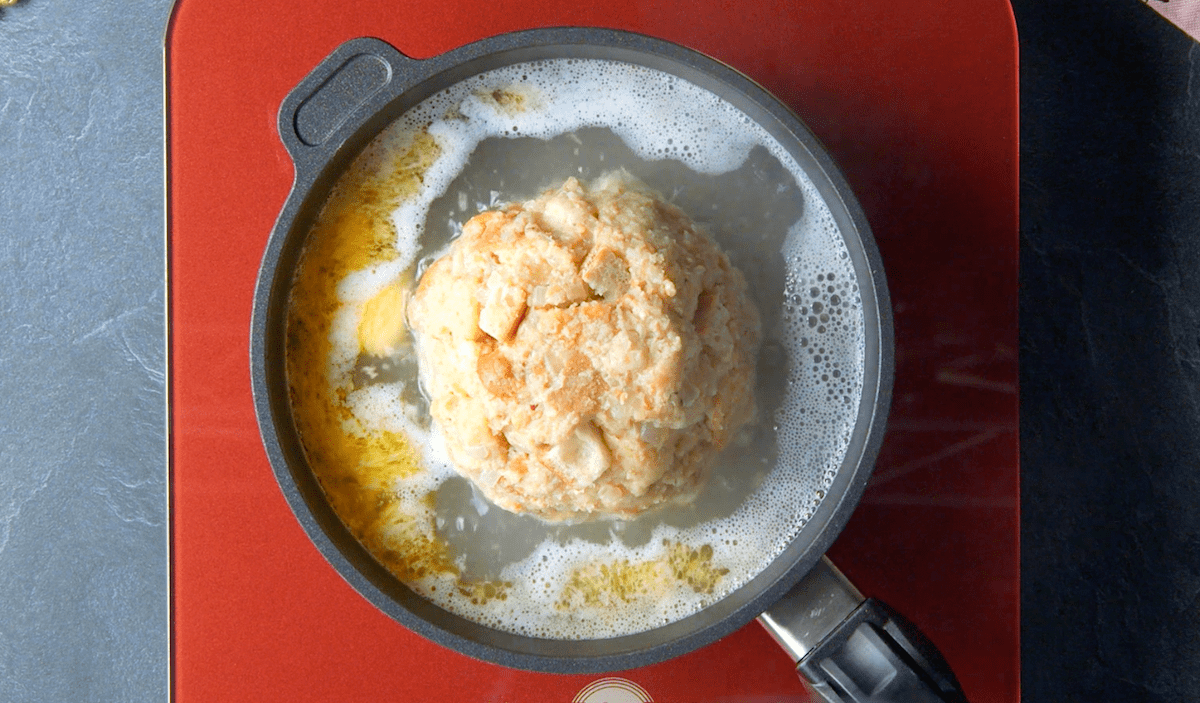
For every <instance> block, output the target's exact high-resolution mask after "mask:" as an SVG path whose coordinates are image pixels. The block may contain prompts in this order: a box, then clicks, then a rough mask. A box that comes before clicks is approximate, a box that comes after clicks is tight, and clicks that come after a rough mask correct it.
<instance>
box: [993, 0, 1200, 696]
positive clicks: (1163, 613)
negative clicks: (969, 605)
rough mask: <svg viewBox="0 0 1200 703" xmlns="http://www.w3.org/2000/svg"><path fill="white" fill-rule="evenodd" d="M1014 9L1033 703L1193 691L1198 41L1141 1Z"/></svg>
mask: <svg viewBox="0 0 1200 703" xmlns="http://www.w3.org/2000/svg"><path fill="white" fill-rule="evenodd" d="M1152 1H1157V0H1152ZM1014 9H1015V12H1016V16H1017V25H1018V28H1019V30H1020V41H1021V83H1022V105H1021V121H1022V126H1021V141H1022V145H1021V172H1022V173H1021V247H1022V251H1021V301H1020V303H1021V308H1020V310H1021V333H1020V335H1021V445H1022V450H1021V462H1022V480H1023V485H1022V495H1021V503H1022V511H1023V515H1022V551H1021V554H1022V579H1021V581H1022V583H1021V585H1022V609H1023V618H1022V639H1023V641H1022V645H1023V646H1022V670H1023V675H1022V679H1023V687H1024V699H1025V700H1026V701H1037V702H1040V701H1047V702H1050V701H1053V702H1054V703H1060V702H1062V701H1182V700H1196V699H1197V697H1198V696H1200V432H1198V430H1200V386H1198V381H1200V70H1197V69H1198V68H1200V52H1198V51H1197V47H1196V43H1195V42H1193V41H1192V40H1191V39H1190V38H1189V37H1188V36H1187V35H1185V34H1184V33H1183V32H1182V31H1179V30H1178V29H1176V28H1175V27H1174V26H1172V25H1171V24H1170V23H1168V22H1167V21H1166V20H1164V19H1163V18H1161V17H1160V16H1159V15H1158V14H1157V13H1155V12H1153V11H1152V10H1151V9H1150V8H1148V7H1145V6H1142V5H1141V4H1140V3H1139V2H1136V1H1134V0H1122V1H1108V2H1102V1H1100V0H1093V1H1091V2H1053V3H1050V2H1045V1H1044V0H1017V2H1015V3H1014Z"/></svg>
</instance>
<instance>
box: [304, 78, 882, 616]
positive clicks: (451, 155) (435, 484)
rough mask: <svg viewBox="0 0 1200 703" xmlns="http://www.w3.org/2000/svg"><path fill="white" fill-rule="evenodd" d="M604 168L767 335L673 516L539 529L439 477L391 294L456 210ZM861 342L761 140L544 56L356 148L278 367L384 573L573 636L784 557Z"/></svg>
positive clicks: (825, 243) (453, 607)
mask: <svg viewBox="0 0 1200 703" xmlns="http://www.w3.org/2000/svg"><path fill="white" fill-rule="evenodd" d="M615 168H625V169H626V170H628V171H629V172H630V173H631V174H632V175H634V176H635V177H637V178H639V179H641V180H642V181H644V182H645V183H647V184H648V185H649V186H650V187H652V188H654V189H655V190H657V191H658V192H660V193H661V194H663V195H664V196H665V197H666V198H667V199H668V200H670V201H671V202H673V203H674V204H675V205H677V206H679V207H680V208H681V209H683V210H684V212H686V213H688V215H690V216H691V218H692V219H694V220H695V221H696V222H697V223H699V224H700V225H701V226H703V227H705V228H706V229H707V230H708V231H709V232H710V233H711V234H713V236H714V238H715V239H716V240H717V242H718V244H719V245H720V246H721V247H722V249H723V250H724V251H725V252H726V253H728V254H729V256H730V259H731V260H732V262H733V263H734V265H736V266H737V267H738V268H740V269H741V270H742V271H744V272H745V273H746V274H747V276H746V277H747V280H748V283H749V286H750V295H751V297H752V298H753V300H754V303H755V305H756V306H757V307H758V309H759V313H760V316H761V319H762V329H763V336H764V343H763V346H762V351H761V353H760V356H759V360H758V386H757V389H756V399H757V402H758V414H757V417H758V421H757V422H756V423H755V424H752V425H750V426H748V427H746V428H745V429H744V430H743V431H742V432H741V434H740V435H739V436H738V437H737V438H736V439H735V440H734V441H733V442H732V444H731V446H730V448H728V449H727V450H726V452H725V453H724V454H722V455H721V456H720V457H719V458H718V461H717V465H716V468H715V469H714V474H713V477H712V479H711V480H710V482H709V486H708V488H707V489H706V491H705V492H704V493H703V494H702V495H701V496H700V497H699V498H698V499H697V501H696V502H695V503H693V504H692V505H691V506H688V507H685V508H679V509H671V510H664V511H657V512H652V513H650V514H647V515H644V516H641V517H639V518H638V519H636V520H631V521H607V522H598V523H588V524H580V525H567V526H552V525H547V524H545V523H542V522H540V521H538V520H536V519H534V518H529V517H518V516H516V515H513V514H511V513H507V512H505V511H502V510H500V509H498V508H495V507H493V506H490V505H488V504H487V503H486V501H484V500H483V499H482V498H481V497H479V496H477V495H475V494H474V493H473V491H472V489H471V487H470V485H469V484H468V483H467V482H466V481H465V480H464V479H461V478H459V477H458V476H457V475H456V474H455V472H454V470H453V468H452V467H451V466H450V464H449V461H448V459H447V458H446V456H445V452H444V448H443V446H442V442H441V440H440V438H439V437H438V434H437V430H436V427H433V426H432V425H431V424H430V422H429V419H428V417H429V414H428V405H427V403H426V401H425V398H424V396H423V394H422V392H421V389H420V384H419V382H418V369H417V367H416V361H415V354H414V352H413V349H412V339H411V336H410V335H409V334H407V332H406V331H405V330H404V326H403V307H404V306H403V300H404V297H405V295H406V294H407V293H406V292H407V291H410V290H411V288H412V286H413V282H414V281H415V280H416V279H417V278H418V277H419V275H420V272H421V271H422V270H423V267H424V266H426V265H428V262H429V261H431V260H432V259H433V258H435V257H436V256H437V254H438V253H439V252H441V251H442V250H443V249H444V247H445V246H446V245H447V243H448V242H449V241H450V239H451V238H452V237H453V236H454V235H455V234H456V233H457V232H459V231H461V228H462V225H463V223H464V222H465V221H466V220H467V219H469V218H470V217H472V216H473V215H475V214H477V213H478V212H480V211H482V210H485V209H488V208H492V207H495V206H497V205H499V204H502V203H505V202H509V201H516V200H525V199H528V198H530V197H533V196H534V195H536V194H537V193H539V192H541V191H542V190H543V189H545V188H546V187H547V186H550V185H554V184H556V183H559V182H561V181H562V180H564V179H565V178H566V177H568V176H578V177H580V178H584V179H590V178H594V177H596V176H598V175H600V174H601V173H604V172H607V171H611V170H613V169H615ZM398 301H399V302H398ZM863 334H864V333H863V313H862V305H861V300H860V298H859V294H858V288H857V285H856V283H855V280H854V275H853V269H852V267H851V264H850V260H849V255H848V253H847V251H846V248H845V245H844V244H843V243H842V240H841V238H840V236H839V234H838V232H837V229H836V226H835V224H834V222H833V218H832V216H831V215H830V212H829V209H828V207H827V206H826V205H825V203H824V202H822V201H821V199H820V197H819V196H818V194H817V191H816V188H815V187H814V186H813V184H812V183H811V181H809V179H808V178H807V177H806V176H805V175H804V174H803V172H802V170H801V169H800V167H799V166H798V165H797V164H796V163H795V161H794V160H793V159H792V158H791V157H790V155H788V154H787V153H786V152H785V151H784V150H783V149H782V148H780V147H779V146H778V145H777V144H776V143H775V142H774V141H773V140H772V139H771V138H770V137H769V135H767V134H766V133H765V131H763V130H762V129H761V128H760V127H758V126H757V125H755V124H754V123H752V122H751V121H750V120H749V119H748V118H747V117H746V116H745V115H744V114H743V113H741V112H740V111H738V110H737V109H735V108H734V107H733V106H731V105H729V104H728V103H726V102H724V101H721V100H720V99H718V98H717V97H716V96H714V95H712V94H711V93H709V92H707V91H704V90H702V89H700V88H698V87H696V86H694V85H692V84H690V83H687V82H685V81H683V80H681V79H679V78H676V77H674V76H670V75H668V74H665V73H661V72H658V71H654V70H651V69H646V68H642V67H638V66H633V65H629V64H622V63H614V62H605V61H593V60H576V59H562V60H549V61H541V62H535V63H530V64H519V65H514V66H510V67H507V68H502V69H498V70H496V71H491V72H488V73H484V74H481V75H479V76H476V77H473V78H471V79H468V80H465V81H463V82H461V83H458V84H456V85H454V86H452V87H451V88H449V89H447V90H445V91H443V92H442V93H439V94H437V95H434V96H432V97H431V98H429V99H428V100H426V101H424V102H423V103H421V104H420V105H418V106H417V107H415V108H414V109H412V110H410V111H409V112H408V113H406V114H405V115H403V116H402V117H401V118H400V119H399V120H397V121H396V122H395V123H394V124H393V125H391V126H390V127H389V128H387V129H386V130H385V131H384V132H383V133H382V134H381V135H380V136H379V137H378V138H377V139H376V140H375V141H374V142H372V144H371V145H369V146H368V147H367V148H366V149H365V150H364V152H363V154H362V155H361V156H360V157H359V158H358V160H357V161H356V162H355V163H354V164H353V166H352V167H351V168H350V169H349V170H348V171H347V173H346V174H345V175H344V176H343V177H342V179H341V180H340V181H339V184H338V186H337V187H336V189H335V191H334V193H333V194H332V195H331V197H330V199H329V202H328V203H327V204H326V205H325V207H324V209H323V211H322V213H321V215H320V217H319V218H318V221H317V223H316V225H315V226H314V229H313V231H312V233H311V234H310V237H309V241H308V243H307V245H306V251H305V254H304V257H303V261H302V265H301V267H300V270H299V272H298V274H297V276H296V279H295V281H294V284H293V293H292V304H291V309H290V314H289V333H288V372H289V382H290V384H291V387H292V400H293V410H294V414H295V417H296V421H297V426H298V428H299V430H300V433H301V437H302V441H303V443H304V446H305V450H306V453H307V455H308V458H309V462H310V464H311V466H312V467H313V470H314V471H315V472H316V474H317V476H318V478H319V479H320V481H321V483H322V486H323V487H324V489H325V491H326V494H327V495H328V496H329V499H330V502H331V504H332V505H333V507H334V509H335V511H337V513H338V514H339V516H340V517H341V518H342V520H343V521H344V522H345V523H346V524H347V526H348V527H349V528H350V529H351V531H352V532H353V533H354V534H355V535H356V536H357V537H358V538H359V539H360V540H361V541H362V542H363V544H364V545H365V546H366V547H367V548H368V549H369V550H370V551H371V552H372V554H374V555H375V557H376V558H377V559H378V560H379V561H380V562H381V563H383V564H384V565H385V566H386V567H388V568H389V569H390V570H391V571H392V572H393V573H395V574H396V576H397V577H398V578H400V579H401V580H402V581H404V582H405V583H406V584H408V585H409V586H410V587H411V588H412V589H413V590H414V591H416V592H417V593H420V594H422V595H423V596H425V597H427V598H429V599H430V600H432V601H434V602H435V603H437V604H439V605H440V606H442V607H444V608H446V609H447V610H450V611H452V612H455V613H458V614H460V615H462V616H464V617H467V618H469V619H472V620H475V621H477V622H480V623H483V624H486V625H489V626H492V627H495V628H498V629H501V630H506V631H510V632H515V633H519V634H525V635H531V636H538V637H547V638H559V639H588V638H602V637H611V636H616V635H621V634H629V633H633V632H639V631H643V630H647V629H651V628H653V627H657V626H660V625H663V624H666V623H668V622H672V621H674V620H678V619H680V618H682V617H685V616H687V615H689V614H691V613H694V612H696V611H698V610H699V609H701V608H703V607H705V606H706V605H708V604H710V603H712V602H715V601H716V600H718V599H720V598H721V597H723V596H725V595H726V594H728V593H730V592H731V591H733V590H734V589H736V588H737V587H738V586H740V585H742V584H744V583H745V582H746V581H748V580H749V579H750V578H753V577H754V576H755V575H756V574H757V573H759V572H760V571H761V570H762V569H763V568H764V567H765V566H767V565H768V564H769V563H770V562H771V561H772V560H773V559H774V558H775V557H776V556H777V555H778V554H779V553H781V552H782V551H783V549H784V548H785V547H786V546H787V545H788V543H789V542H790V541H791V539H792V538H793V537H794V536H795V535H796V534H797V533H798V532H799V530H800V529H801V527H802V526H803V525H804V523H805V521H806V520H808V519H809V517H811V515H812V513H813V511H814V510H815V509H816V507H817V506H818V505H819V504H820V501H821V500H822V498H823V497H824V495H825V491H826V490H827V489H828V487H829V485H830V484H831V482H832V480H833V478H834V476H835V475H836V472H837V470H838V468H839V467H840V465H841V463H842V459H843V457H844V455H845V452H846V448H847V446H848V443H849V439H850V434H851V432H852V430H853V426H854V421H855V419H856V417H857V414H858V407H859V404H860V400H861V395H862V385H863V348H864V338H863Z"/></svg>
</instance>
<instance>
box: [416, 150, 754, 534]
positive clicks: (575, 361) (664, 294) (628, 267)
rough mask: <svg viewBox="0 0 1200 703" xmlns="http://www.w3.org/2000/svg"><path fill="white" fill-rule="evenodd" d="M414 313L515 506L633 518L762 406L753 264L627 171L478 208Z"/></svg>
mask: <svg viewBox="0 0 1200 703" xmlns="http://www.w3.org/2000/svg"><path fill="white" fill-rule="evenodd" d="M408 321H409V324H410V325H411V327H412V329H413V331H414V334H415V337H416V339H417V349H418V355H419V358H418V363H419V365H420V367H421V373H422V379H423V381H424V383H425V387H426V389H427V390H428V392H429V394H430V396H431V400H432V403H431V411H432V413H433V418H434V421H435V422H437V423H438V425H439V426H440V427H441V428H442V430H443V433H444V435H445V438H446V443H447V447H448V449H449V453H450V456H451V459H452V460H453V461H454V462H455V464H456V467H457V469H458V470H459V471H460V473H462V474H463V475H464V476H466V477H467V478H469V479H470V480H471V481H473V482H474V483H475V485H476V486H478V488H479V489H480V490H481V491H482V492H483V494H484V495H485V496H487V498H488V499H489V500H491V501H492V502H493V503H495V504H496V505H498V506H500V507H502V508H504V509H506V510H510V511H512V512H515V513H522V514H530V515H535V516H537V517H539V518H542V519H543V520H547V521H552V522H553V521H576V520H586V519H600V518H611V517H616V518H629V517H633V516H636V515H638V514H640V513H642V512H644V511H646V510H648V509H650V508H653V507H656V506H660V505H665V504H680V503H686V502H689V501H691V500H692V499H693V498H694V497H695V496H696V495H697V494H698V493H699V491H700V490H701V489H702V488H703V485H704V482H705V480H706V479H707V476H708V473H709V469H710V467H711V465H712V462H713V458H714V457H715V455H716V454H717V452H719V451H720V450H721V449H722V448H723V447H724V446H725V445H726V444H727V443H728V442H729V440H730V438H731V437H732V435H733V433H734V432H735V431H736V430H737V429H738V428H739V427H740V426H741V425H742V424H744V423H745V422H746V421H747V420H749V419H750V418H751V417H752V415H753V412H754V398H753V388H754V372H755V359H756V356H757V350H758V345H759V339H760V330H759V327H760V323H759V318H758V313H757V310H756V309H755V308H754V305H753V304H752V303H751V301H750V300H749V298H748V296H747V293H746V283H745V279H744V278H743V277H742V274H741V273H740V272H739V271H738V270H736V269H735V268H733V266H732V265H731V264H730V262H729V259H728V257H726V256H725V254H724V253H722V252H721V251H720V249H719V248H718V247H717V245H716V243H715V242H714V241H713V240H712V239H711V238H710V237H709V236H708V234H706V233H705V232H703V231H702V230H700V229H699V228H697V227H696V225H695V224H694V223H693V222H692V221H691V220H690V219H689V218H688V217H687V216H686V215H685V214H684V213H683V212H681V211H680V210H679V209H678V208H676V207H674V206H673V205H670V204H669V203H666V202H664V201H663V200H661V199H660V198H658V197H657V196H655V195H654V194H653V193H651V192H650V191H649V190H648V189H647V188H646V187H645V186H644V185H642V184H640V183H638V182H637V181H635V180H633V179H632V178H630V177H629V176H628V175H627V174H624V173H621V172H619V173H614V174H610V175H608V176H605V177H602V178H600V179H597V180H596V181H595V182H594V183H592V184H591V185H590V186H586V185H584V184H583V183H580V182H579V181H578V180H576V179H574V178H571V179H568V180H567V181H566V182H565V183H563V184H562V186H560V187H558V188H555V189H552V190H549V191H547V192H546V193H544V194H543V195H541V196H540V197H538V198H536V199H534V200H531V201H528V202H526V203H522V204H514V205H511V206H509V207H507V208H504V209H503V210H497V211H488V212H485V213H481V214H480V215H477V216H476V217H474V218H472V219H471V220H470V221H469V222H468V223H467V224H466V226H465V227H464V228H463V233H462V235H461V236H460V237H459V238H457V239H456V240H455V241H454V242H453V243H452V244H451V246H450V247H449V249H448V250H447V252H446V253H445V254H444V255H443V256H442V257H440V258H439V259H438V260H437V261H436V262H435V263H434V264H433V265H432V266H430V267H429V269H428V270H427V271H426V272H425V274H424V275H423V276H422V278H421V281H420V283H419V284H418V286H417V290H416V292H415V293H414V294H413V296H412V299H411V301H410V303H409V305H408Z"/></svg>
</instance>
